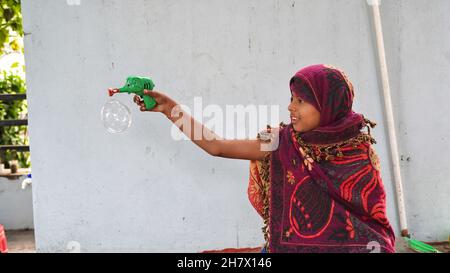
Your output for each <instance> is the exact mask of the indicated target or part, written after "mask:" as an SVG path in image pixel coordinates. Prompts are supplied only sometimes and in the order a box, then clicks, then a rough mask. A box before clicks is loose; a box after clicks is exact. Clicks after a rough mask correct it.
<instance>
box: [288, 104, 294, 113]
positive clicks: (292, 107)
mask: <svg viewBox="0 0 450 273" xmlns="http://www.w3.org/2000/svg"><path fill="white" fill-rule="evenodd" d="M288 111H289V112H295V108H294V106H292V103H289V106H288Z"/></svg>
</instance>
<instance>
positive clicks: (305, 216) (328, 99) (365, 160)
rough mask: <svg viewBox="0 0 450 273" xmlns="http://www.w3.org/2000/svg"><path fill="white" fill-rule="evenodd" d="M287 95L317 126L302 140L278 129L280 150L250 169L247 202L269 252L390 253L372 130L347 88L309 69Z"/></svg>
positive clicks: (323, 68)
mask: <svg viewBox="0 0 450 273" xmlns="http://www.w3.org/2000/svg"><path fill="white" fill-rule="evenodd" d="M290 87H291V92H292V93H295V94H296V95H297V96H299V97H300V98H302V99H303V100H305V101H307V102H308V103H311V104H312V105H314V107H315V108H316V109H317V110H318V111H319V112H320V114H321V120H320V125H319V127H318V128H316V129H314V130H312V131H309V132H305V133H298V132H295V131H294V128H293V126H292V124H289V125H288V126H282V127H281V129H280V131H279V146H278V149H277V150H276V151H273V152H271V153H270V154H268V156H267V157H266V158H265V160H263V161H252V162H251V164H250V183H249V189H248V194H249V199H250V201H251V203H252V204H253V206H254V207H255V209H256V210H257V211H258V213H259V214H260V215H261V216H262V217H263V218H264V220H265V224H266V226H265V228H264V229H263V230H264V232H265V237H266V240H267V248H268V250H269V252H370V251H378V250H379V251H380V252H394V251H395V250H394V241H395V237H394V232H393V230H392V228H391V226H390V224H389V221H388V220H387V218H386V200H385V199H386V196H385V191H384V187H383V184H382V180H381V177H380V172H379V161H378V157H377V155H376V153H375V152H374V150H373V149H372V147H371V144H372V143H374V142H375V141H374V140H373V138H372V137H371V136H370V134H366V133H363V132H362V131H361V130H362V129H363V127H364V126H366V125H367V124H370V125H371V126H373V124H372V123H371V122H370V121H368V120H367V119H365V118H364V117H363V116H362V115H360V114H357V113H355V112H353V111H352V102H353V96H354V92H353V87H352V84H351V83H350V81H349V80H348V78H347V77H346V76H345V74H344V73H343V72H342V71H340V70H338V69H336V68H334V67H331V66H327V65H313V66H309V67H306V68H304V69H302V70H300V71H299V72H298V73H296V74H295V76H294V77H293V78H292V80H291V82H290ZM373 247H375V249H374V248H373Z"/></svg>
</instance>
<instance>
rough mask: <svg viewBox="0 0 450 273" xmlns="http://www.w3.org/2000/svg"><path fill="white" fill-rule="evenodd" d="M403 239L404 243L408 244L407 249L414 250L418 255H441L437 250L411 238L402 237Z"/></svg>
mask: <svg viewBox="0 0 450 273" xmlns="http://www.w3.org/2000/svg"><path fill="white" fill-rule="evenodd" d="M403 239H404V240H405V241H406V243H407V244H408V247H409V248H411V249H412V250H415V251H417V252H420V253H441V252H440V251H439V250H437V249H436V248H434V247H432V246H430V245H428V244H425V243H422V242H420V241H417V240H413V239H411V238H408V237H403Z"/></svg>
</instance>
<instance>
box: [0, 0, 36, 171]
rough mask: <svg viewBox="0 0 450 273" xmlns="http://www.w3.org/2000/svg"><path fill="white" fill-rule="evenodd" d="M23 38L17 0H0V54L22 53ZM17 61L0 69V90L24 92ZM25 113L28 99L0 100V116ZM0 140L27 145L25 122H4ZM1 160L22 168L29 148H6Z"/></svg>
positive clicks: (6, 92) (8, 117)
mask: <svg viewBox="0 0 450 273" xmlns="http://www.w3.org/2000/svg"><path fill="white" fill-rule="evenodd" d="M22 38H23V29H22V14H21V8H20V0H1V1H0V57H2V56H4V55H6V54H10V53H12V52H19V53H23V48H22V47H21V45H20V44H21V43H20V41H21V40H22ZM18 65H19V64H18V63H14V64H13V65H12V66H11V71H10V72H6V71H3V72H1V74H0V93H2V94H23V93H25V92H26V86H25V80H24V79H23V78H22V77H21V76H19V75H16V74H14V72H12V71H13V68H17V67H18ZM26 115H27V102H26V101H23V100H18V101H11V102H6V101H0V120H8V119H22V118H25V117H26ZM0 144H2V145H29V144H28V135H27V126H7V127H0ZM1 160H2V163H5V165H6V167H7V168H8V167H9V161H10V160H18V161H19V165H20V167H22V168H29V167H30V156H29V152H26V153H23V152H16V151H6V152H5V153H4V154H3V155H2V158H1Z"/></svg>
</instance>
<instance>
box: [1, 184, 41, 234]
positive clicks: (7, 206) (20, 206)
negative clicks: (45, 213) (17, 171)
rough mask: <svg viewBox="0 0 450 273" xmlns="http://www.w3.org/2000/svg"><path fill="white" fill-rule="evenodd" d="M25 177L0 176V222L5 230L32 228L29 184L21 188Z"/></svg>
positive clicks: (31, 204)
mask: <svg viewBox="0 0 450 273" xmlns="http://www.w3.org/2000/svg"><path fill="white" fill-rule="evenodd" d="M25 178H26V176H21V177H20V178H18V179H7V178H5V177H0V224H2V225H3V227H4V228H5V229H7V230H20V229H33V201H32V191H31V186H27V187H26V188H25V189H24V190H23V189H22V188H21V186H22V181H23V180H24V179H25Z"/></svg>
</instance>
